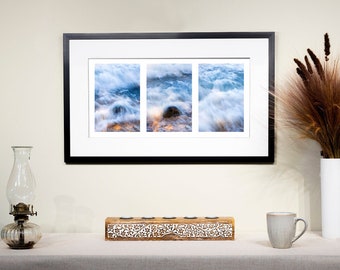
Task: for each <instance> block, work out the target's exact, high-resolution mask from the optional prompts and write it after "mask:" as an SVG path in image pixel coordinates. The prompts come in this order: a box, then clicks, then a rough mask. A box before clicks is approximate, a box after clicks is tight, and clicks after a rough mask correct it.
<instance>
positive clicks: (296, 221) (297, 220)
mask: <svg viewBox="0 0 340 270" xmlns="http://www.w3.org/2000/svg"><path fill="white" fill-rule="evenodd" d="M299 221H302V222H303V223H304V228H303V230H302V232H301V233H300V234H299V235H297V236H295V237H294V238H293V240H292V243H294V242H295V241H296V240H298V239H299V238H300V237H301V236H302V235H303V234H304V233H305V232H306V230H307V227H308V224H307V221H305V220H304V219H303V218H296V219H295V225H296V223H298V222H299Z"/></svg>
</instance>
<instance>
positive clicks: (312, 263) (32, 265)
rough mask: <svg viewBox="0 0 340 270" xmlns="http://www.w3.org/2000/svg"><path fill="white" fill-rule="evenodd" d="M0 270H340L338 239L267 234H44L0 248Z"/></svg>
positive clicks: (2, 245)
mask: <svg viewBox="0 0 340 270" xmlns="http://www.w3.org/2000/svg"><path fill="white" fill-rule="evenodd" d="M0 269H1V270H2V269H4V270H11V269H16V270H20V269H32V270H40V269H49V270H50V269H63V270H69V269H119V270H122V269H129V270H134V269H145V270H153V269H157V270H158V269H169V270H170V269H171V270H175V269H183V270H193V269H195V270H200V269H214V270H218V269H223V270H227V269H232V270H234V269H238V270H239V269H255V270H257V269H259V270H260V269H261V270H264V269H275V270H280V269H308V270H313V269H317V270H324V269H332V270H334V269H340V239H339V240H327V239H324V238H322V237H321V236H320V234H318V233H312V232H308V233H307V234H306V235H304V236H302V238H301V239H299V240H298V241H297V242H295V243H294V245H293V247H292V248H290V249H274V248H272V247H271V246H270V243H269V241H268V237H267V235H266V234H265V233H249V234H240V235H236V237H235V240H234V241H105V240H104V234H102V235H101V234H44V235H43V238H42V239H41V240H40V241H39V242H38V243H37V244H36V245H35V247H34V248H33V249H30V250H12V249H9V248H8V247H7V246H6V245H5V244H4V243H3V242H1V244H0Z"/></svg>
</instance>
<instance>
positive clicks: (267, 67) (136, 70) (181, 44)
mask: <svg viewBox="0 0 340 270" xmlns="http://www.w3.org/2000/svg"><path fill="white" fill-rule="evenodd" d="M274 38H275V35H274V33H273V32H247V33H244V32H218V33H115V34H81V33H77V34H74V33H68V34H64V132H65V162H66V163H68V164H227V163H272V162H273V161H274V117H273V116H274V111H273V110H274V106H273V102H274V100H273V98H272V95H271V94H270V92H271V91H273V86H274Z"/></svg>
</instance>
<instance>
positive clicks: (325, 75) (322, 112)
mask: <svg viewBox="0 0 340 270" xmlns="http://www.w3.org/2000/svg"><path fill="white" fill-rule="evenodd" d="M330 48H331V45H330V40H329V36H328V34H327V33H326V34H325V35H324V60H322V61H320V59H319V57H317V56H316V54H315V53H314V52H313V51H312V50H311V49H309V48H308V49H307V55H306V56H305V57H304V59H303V61H301V60H299V59H296V58H295V59H294V62H295V63H296V65H297V67H296V75H295V76H294V77H293V78H292V80H291V81H290V82H289V83H288V85H287V88H286V89H284V90H283V91H281V92H280V93H279V94H276V97H277V99H278V101H279V102H282V104H281V105H282V110H283V112H282V113H283V117H284V120H285V123H286V124H287V125H288V126H290V127H292V128H293V129H295V130H296V131H297V132H298V133H299V134H300V135H301V136H302V137H304V138H309V139H312V140H315V141H317V142H318V143H319V144H320V146H321V149H322V155H323V157H324V158H340V74H339V62H338V60H337V59H335V60H333V61H331V59H330V54H331V51H330Z"/></svg>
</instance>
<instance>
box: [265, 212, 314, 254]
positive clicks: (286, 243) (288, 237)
mask: <svg viewBox="0 0 340 270" xmlns="http://www.w3.org/2000/svg"><path fill="white" fill-rule="evenodd" d="M299 221H301V222H303V223H304V228H303V230H302V231H301V233H300V234H298V235H297V236H296V235H295V234H296V223H297V222H299ZM307 227H308V225H307V222H306V221H305V220H304V219H303V218H297V217H296V214H295V213H292V212H269V213H267V230H268V236H269V240H270V243H271V245H272V246H273V248H290V247H291V246H292V244H293V243H294V242H295V241H296V240H298V239H299V238H300V237H301V236H302V235H303V234H304V233H305V232H306V230H307Z"/></svg>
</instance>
